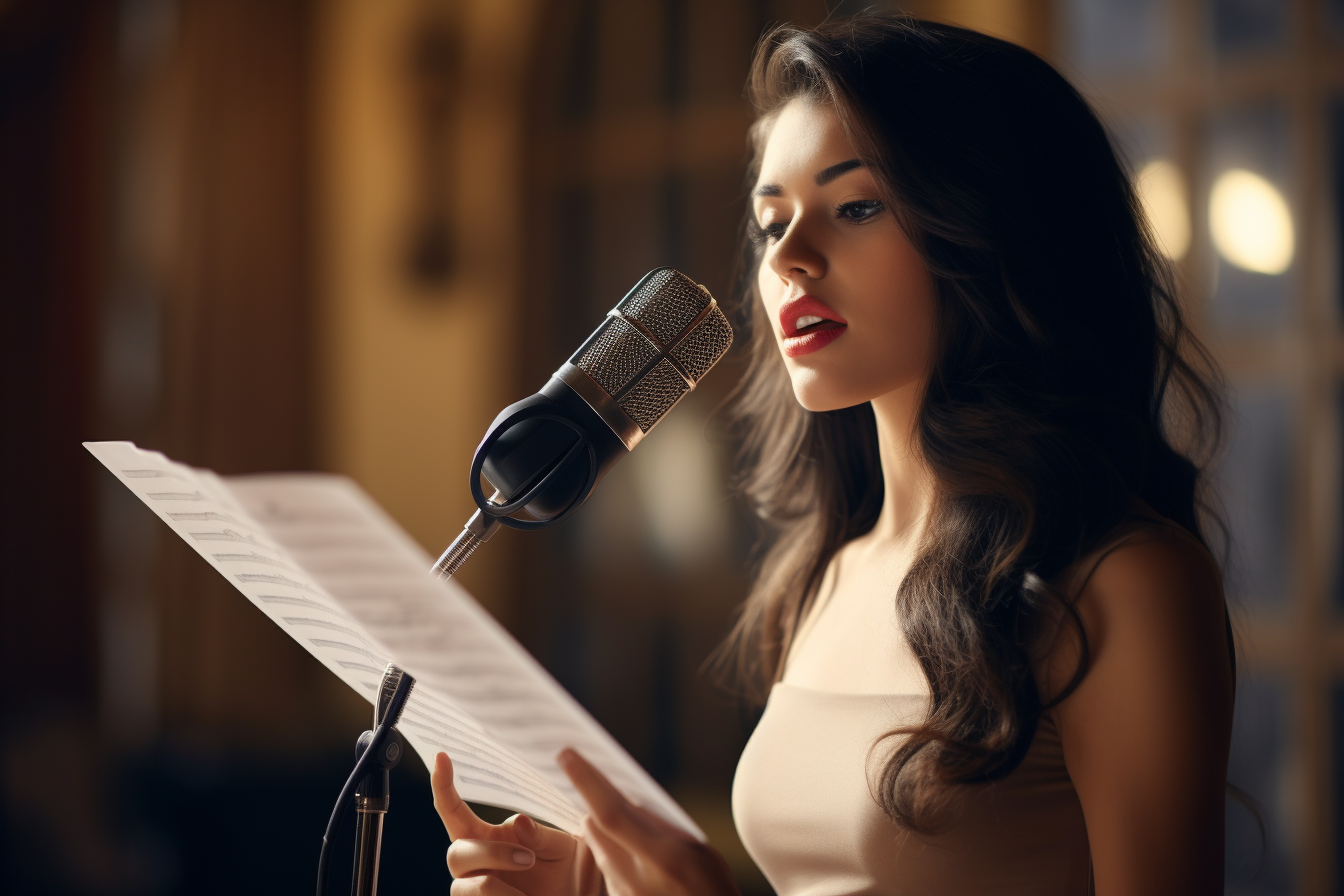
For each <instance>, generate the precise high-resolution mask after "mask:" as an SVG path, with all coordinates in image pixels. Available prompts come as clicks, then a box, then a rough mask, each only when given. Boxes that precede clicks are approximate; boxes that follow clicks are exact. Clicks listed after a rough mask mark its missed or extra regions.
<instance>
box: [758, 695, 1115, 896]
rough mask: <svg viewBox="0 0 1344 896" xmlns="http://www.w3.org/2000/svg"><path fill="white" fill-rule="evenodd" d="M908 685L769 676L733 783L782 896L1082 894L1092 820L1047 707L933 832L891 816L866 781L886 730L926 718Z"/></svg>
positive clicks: (876, 765) (1086, 887) (878, 761)
mask: <svg viewBox="0 0 1344 896" xmlns="http://www.w3.org/2000/svg"><path fill="white" fill-rule="evenodd" d="M924 699H925V698H923V697H921V696H912V695H900V694H893V695H882V694H834V693H826V692H822V691H813V690H809V689H807V688H801V687H798V686H797V685H790V684H785V683H783V682H781V683H779V684H776V685H775V687H774V689H773V690H772V691H771V692H770V699H769V702H768V703H767V704H766V708H765V714H764V715H763V716H762V717H761V721H760V724H759V725H757V727H756V731H755V732H754V733H753V734H752V736H751V740H750V741H748V742H747V747H746V750H744V751H743V753H742V758H741V760H740V761H739V762H738V766H737V776H736V778H735V779H734V781H733V817H734V818H735V820H736V822H737V829H738V833H739V834H740V836H741V837H742V842H743V844H744V845H745V846H746V847H747V851H748V852H749V853H751V857H752V858H753V859H754V860H755V861H756V864H757V865H759V866H760V868H761V871H763V872H764V873H765V876H766V878H767V879H768V880H769V881H770V884H771V885H772V886H773V887H774V888H775V892H776V893H778V894H779V896H842V894H843V896H859V894H883V896H897V894H901V896H904V894H911V896H915V894H918V896H940V894H948V896H953V894H955V896H978V894H1005V896H1006V894H1023V896H1026V894H1031V896H1056V894H1059V896H1086V894H1088V893H1089V892H1090V887H1091V884H1090V877H1091V875H1090V866H1089V855H1088V845H1087V831H1086V828H1085V827H1084V824H1083V813H1082V808H1081V807H1080V806H1079V804H1078V796H1077V794H1076V793H1075V792H1074V789H1073V784H1072V782H1071V781H1070V780H1069V776H1068V772H1067V771H1066V770H1065V768H1064V754H1063V751H1062V749H1061V747H1060V741H1059V734H1058V732H1057V731H1056V730H1055V727H1054V723H1053V722H1052V720H1051V719H1050V718H1049V717H1048V715H1047V716H1044V717H1042V719H1041V723H1040V726H1039V727H1038V729H1037V732H1036V738H1035V740H1034V741H1033V742H1032V746H1031V750H1030V751H1029V752H1028V754H1027V756H1026V758H1025V759H1024V760H1023V762H1022V765H1020V766H1019V767H1018V768H1017V770H1016V771H1014V772H1013V773H1012V774H1011V775H1009V776H1008V777H1006V778H1004V779H1003V780H1001V781H996V782H994V783H992V784H985V785H972V786H968V787H966V788H964V792H963V793H962V794H961V801H960V802H959V804H958V806H959V811H958V813H957V815H956V816H955V818H954V820H952V821H951V823H950V824H949V825H948V826H947V827H946V828H945V829H944V830H943V831H942V832H940V833H939V834H937V835H932V836H922V835H918V834H912V833H910V832H908V831H905V830H903V829H901V828H898V827H897V826H896V825H895V824H894V823H893V822H892V821H891V819H889V818H888V817H887V816H886V815H885V814H884V813H883V812H882V809H881V808H880V807H879V806H878V804H877V802H876V801H875V800H874V799H873V797H872V790H871V789H870V786H869V782H870V781H871V780H872V776H873V775H874V774H875V773H876V772H877V771H878V770H880V768H881V765H882V759H883V758H884V757H885V756H887V755H890V753H889V750H890V746H889V745H890V744H891V741H884V742H883V743H882V745H880V746H879V747H878V748H877V749H878V750H882V749H883V748H884V747H885V748H886V752H875V753H874V754H873V761H871V762H870V761H869V753H870V750H872V749H873V746H874V744H876V743H877V742H878V739H879V738H880V737H881V736H882V735H883V734H885V733H886V732H888V731H890V730H892V729H893V728H896V727H899V726H901V725H905V724H910V723H912V722H916V721H918V720H919V719H920V718H921V717H922V713H923V709H924Z"/></svg>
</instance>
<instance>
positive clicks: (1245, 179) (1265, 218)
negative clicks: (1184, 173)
mask: <svg viewBox="0 0 1344 896" xmlns="http://www.w3.org/2000/svg"><path fill="white" fill-rule="evenodd" d="M1209 234H1210V236H1211V237H1212V238H1213V246H1214V248H1215V249H1217V250H1218V254H1219V255H1221V256H1223V258H1225V259H1226V260H1227V261H1228V263H1229V264H1234V265H1236V266H1237V267H1239V268H1244V269H1245V270H1248V271H1256V272H1258V273H1261V274H1282V273H1283V272H1284V271H1286V270H1288V265H1290V264H1292V262H1293V242H1294V235H1293V217H1292V215H1291V214H1290V213H1289V211H1288V202H1287V201H1286V200H1285V199H1284V198H1283V194H1282V193H1280V192H1279V190H1278V188H1277V187H1275V186H1274V185H1273V184H1271V183H1270V182H1269V181H1267V180H1265V179H1264V178H1263V177H1261V176H1260V175H1258V174H1256V173H1255V172H1254V171H1247V170H1246V169H1244V168H1230V169H1228V170H1227V171H1224V172H1223V173H1222V174H1220V175H1218V179H1217V180H1216V181H1214V183H1213V191H1212V192H1211V193H1210V194H1209Z"/></svg>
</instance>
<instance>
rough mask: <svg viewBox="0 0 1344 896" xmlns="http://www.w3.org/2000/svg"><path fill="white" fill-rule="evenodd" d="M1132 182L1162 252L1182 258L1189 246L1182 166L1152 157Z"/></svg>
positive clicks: (1172, 256) (1176, 258) (1187, 211)
mask: <svg viewBox="0 0 1344 896" xmlns="http://www.w3.org/2000/svg"><path fill="white" fill-rule="evenodd" d="M1134 186H1135V189H1136V190H1137V191H1138V194H1139V199H1140V201H1142V202H1143V211H1144V214H1146V215H1147V216H1148V223H1149V224H1150V225H1151V226H1152V228H1153V235H1154V236H1156V237H1157V245H1158V248H1160V249H1161V250H1162V254H1163V255H1166V256H1167V257H1168V258H1170V259H1172V260H1179V259H1181V258H1184V257H1185V253H1186V252H1187V251H1188V250H1189V249H1190V209H1189V207H1188V206H1187V205H1186V193H1185V177H1184V175H1182V174H1181V169H1180V168H1178V167H1177V166H1176V164H1175V163H1173V162H1172V161H1171V160H1169V159H1164V158H1156V159H1152V160H1150V161H1149V162H1148V164H1146V165H1144V166H1143V168H1142V169H1141V170H1140V171H1139V174H1138V176H1137V177H1136V178H1135V179H1134Z"/></svg>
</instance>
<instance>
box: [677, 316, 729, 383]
mask: <svg viewBox="0 0 1344 896" xmlns="http://www.w3.org/2000/svg"><path fill="white" fill-rule="evenodd" d="M732 344H733V328H732V327H731V326H729V324H728V318H726V317H724V316H723V312H722V311H720V310H719V309H718V308H715V309H713V310H712V311H710V312H709V314H706V315H705V319H704V320H702V321H700V323H699V324H697V325H696V327H695V329H694V330H692V331H691V332H690V333H688V334H687V336H686V338H685V339H683V340H681V342H678V343H677V344H676V345H675V346H673V347H672V351H671V355H672V357H674V358H676V359H677V361H679V362H680V363H681V366H682V367H684V368H685V369H686V372H687V373H689V374H690V375H691V379H693V380H695V381H696V382H697V383H698V382H700V377H702V376H704V375H705V374H706V373H707V372H709V368H711V367H713V366H714V365H715V364H717V363H719V359H720V358H722V357H723V355H724V352H726V351H728V347H729V346H731V345H732Z"/></svg>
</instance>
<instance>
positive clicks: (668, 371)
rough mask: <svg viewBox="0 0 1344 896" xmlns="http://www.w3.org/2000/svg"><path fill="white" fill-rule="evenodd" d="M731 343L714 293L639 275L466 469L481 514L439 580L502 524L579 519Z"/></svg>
mask: <svg viewBox="0 0 1344 896" xmlns="http://www.w3.org/2000/svg"><path fill="white" fill-rule="evenodd" d="M732 344H733V328H732V327H731V326H730V325H729V323H728V319H727V318H726V317H725V316H724V314H723V312H722V311H721V310H720V309H719V306H718V303H717V302H715V301H714V297H713V296H711V295H710V294H709V290H707V289H705V288H704V287H703V286H700V285H698V284H697V283H696V282H695V281H694V280H692V279H690V278H689V277H687V276H686V275H685V274H682V273H680V272H679V271H675V270H673V269H672V268H657V269H655V270H653V271H650V272H649V273H648V274H646V275H644V277H643V278H642V279H641V280H640V281H639V282H638V283H636V284H635V286H634V288H633V289H631V290H630V292H629V293H627V294H626V296H625V298H623V299H621V301H620V302H619V303H617V305H616V307H615V308H613V309H612V310H611V311H610V312H608V313H607V316H606V318H605V319H604V320H603V322H602V323H601V325H599V326H598V328H597V329H596V330H595V331H594V332H593V334H592V335H591V336H589V337H588V338H587V339H586V340H585V341H584V343H583V344H582V345H581V346H579V348H578V351H576V352H574V354H573V355H572V356H571V357H570V359H569V360H568V361H566V362H565V363H564V364H561V365H560V369H559V370H557V371H556V372H555V373H553V374H552V375H551V378H550V380H549V381H548V382H547V383H546V385H545V386H543V387H542V389H541V391H540V392H538V393H536V394H535V395H532V396H530V397H528V398H525V399H523V400H522V401H520V402H517V403H515V404H511V405H509V406H508V407H507V408H505V409H504V410H503V411H502V412H501V413H500V414H499V416H498V417H496V418H495V421H494V422H493V423H492V424H491V425H490V429H489V430H488V431H487V432H486V435H485V438H484V439H483V440H482V441H481V444H480V447H478V448H477V449H476V455H475V457H474V458H473V460H472V465H471V474H470V486H471V492H472V497H473V498H474V499H475V501H476V505H477V507H478V508H479V509H478V510H477V511H476V513H475V514H474V515H473V516H472V518H471V519H470V520H469V521H468V522H467V525H466V527H465V528H464V529H463V531H462V534H461V535H459V536H458V537H457V539H456V540H455V541H454V542H453V543H452V544H451V545H449V546H448V549H447V550H446V551H444V552H443V555H442V556H441V557H440V558H439V560H438V562H437V563H435V565H434V571H435V573H436V574H437V575H438V576H439V578H441V579H446V578H448V577H450V576H451V575H452V574H453V573H454V572H456V571H457V569H458V568H459V567H460V566H461V565H462V564H463V563H464V562H466V559H467V557H469V556H471V553H472V552H473V551H474V550H475V549H476V548H477V547H479V546H480V545H481V544H483V543H484V542H485V541H486V540H487V539H488V538H490V536H491V535H493V534H494V532H495V530H496V529H498V527H499V526H500V525H501V524H503V525H506V526H509V527H511V528H515V529H540V528H544V527H546V526H550V525H554V524H555V523H557V522H559V521H560V520H562V519H565V518H566V517H568V516H569V515H570V514H572V513H573V512H574V511H575V510H577V509H578V508H579V506H580V505H581V504H582V503H583V502H584V501H585V500H587V498H588V495H590V494H592V490H593V488H594V487H596V485H597V483H598V482H599V481H600V480H601V478H602V476H603V475H605V474H606V472H607V470H609V469H611V467H612V466H613V465H614V464H615V463H616V462H617V461H618V460H620V459H621V458H622V457H624V456H625V455H626V454H627V453H629V452H630V451H632V450H634V447H635V446H636V445H638V444H639V443H640V441H641V440H642V439H643V438H644V437H645V436H646V435H647V434H648V433H649V431H650V430H652V429H653V427H654V426H656V425H657V424H658V421H659V420H661V419H663V417H664V416H666V415H667V413H668V411H670V410H672V408H673V407H675V406H676V404H677V402H679V401H681V399H682V398H684V397H685V396H686V395H687V394H689V393H690V392H691V391H692V390H694V389H695V387H696V384H698V383H699V382H700V380H701V378H702V377H704V375H705V374H706V373H708V372H709V370H710V368H712V367H713V366H714V365H715V364H717V363H718V362H719V360H720V359H721V358H722V357H723V356H724V354H726V353H727V351H728V349H729V347H730V346H731V345H732ZM482 478H484V479H486V480H487V481H488V482H489V484H490V486H491V488H492V489H493V490H494V495H493V496H492V497H490V498H487V497H486V496H485V491H484V489H483V487H482V484H481V480H482Z"/></svg>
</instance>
